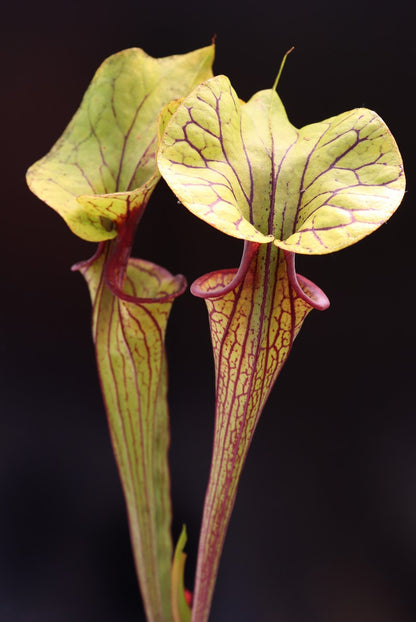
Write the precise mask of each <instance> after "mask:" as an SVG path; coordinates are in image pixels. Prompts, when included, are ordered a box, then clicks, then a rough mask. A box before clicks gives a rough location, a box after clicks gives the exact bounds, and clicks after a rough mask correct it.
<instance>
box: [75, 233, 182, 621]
mask: <svg viewBox="0 0 416 622" xmlns="http://www.w3.org/2000/svg"><path fill="white" fill-rule="evenodd" d="M110 252H111V246H110V245H109V244H108V243H107V244H102V245H101V247H100V249H99V251H98V253H97V254H96V256H94V257H93V258H92V260H90V261H88V262H84V263H82V264H79V265H78V266H76V268H78V269H79V270H80V271H81V272H82V274H83V275H84V277H85V279H86V280H87V283H88V286H89V290H90V295H91V299H92V303H93V336H94V342H95V348H96V356H97V364H98V370H99V374H100V379H101V385H102V390H103V395H104V401H105V404H106V410H107V415H108V422H109V428H110V433H111V440H112V445H113V449H114V453H115V456H116V461H117V465H118V469H119V473H120V478H121V481H122V484H123V490H124V494H125V498H126V505H127V511H128V517H129V526H130V533H131V539H132V547H133V552H134V557H135V563H136V568H137V573H138V576H139V580H140V587H141V591H142V596H143V601H144V606H145V610H146V616H147V620H148V621H149V622H172V620H173V618H172V611H171V577H170V575H171V559H172V543H171V537H170V521H171V507H170V495H169V488H170V486H169V470H168V463H167V451H168V445H169V424H168V409H167V399H166V393H167V380H166V378H167V376H166V360H165V350H164V335H165V329H166V323H167V320H168V316H169V312H170V308H171V305H172V301H173V299H174V298H175V297H176V296H177V295H179V294H180V293H181V292H182V291H183V290H184V287H185V280H184V279H183V277H180V276H179V277H173V276H172V275H171V274H169V273H168V272H167V271H166V270H164V269H163V268H160V267H159V266H156V265H155V264H152V263H150V262H146V261H143V260H138V259H130V260H129V262H128V266H127V271H126V276H125V280H124V286H123V290H122V291H117V290H116V289H115V288H114V286H113V287H112V290H113V291H111V289H110V288H109V287H108V283H109V282H110V281H111V282H113V281H114V280H116V279H117V275H116V276H115V277H114V275H113V276H112V275H108V274H106V266H108V265H110V264H111V262H108V259H107V255H108V254H109V253H110ZM113 277H114V278H113Z"/></svg>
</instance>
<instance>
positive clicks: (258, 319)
mask: <svg viewBox="0 0 416 622" xmlns="http://www.w3.org/2000/svg"><path fill="white" fill-rule="evenodd" d="M192 292H193V293H194V294H195V295H197V296H201V297H203V298H205V300H206V304H207V307H208V314H209V321H210V327H211V337H212V343H213V350H214V359H215V369H216V395H217V402H216V420H215V437H214V451H213V458H212V465H211V473H210V479H209V484H208V490H207V495H206V498H205V507H204V514H203V522H202V529H201V537H200V543H199V553H198V567H197V575H196V584H195V592H194V600H193V608H192V622H206V621H207V620H208V615H209V610H210V605H211V599H212V595H213V591H214V585H215V581H216V576H217V571H218V565H219V560H220V555H221V551H222V548H223V543H224V538H225V534H226V530H227V526H228V522H229V519H230V516H231V512H232V508H233V505H234V501H235V497H236V492H237V486H238V481H239V478H240V474H241V470H242V467H243V464H244V461H245V458H246V455H247V451H248V448H249V446H250V442H251V439H252V437H253V433H254V430H255V427H256V425H257V422H258V420H259V417H260V414H261V411H262V409H263V407H264V404H265V402H266V400H267V397H268V395H269V393H270V390H271V389H272V386H273V384H274V382H275V380H276V378H277V376H278V374H279V372H280V370H281V368H282V366H283V364H284V363H285V361H286V359H287V357H288V355H289V352H290V349H291V347H292V343H293V341H294V339H295V337H296V335H297V333H298V331H299V329H300V327H301V325H302V323H303V321H304V319H305V317H306V316H307V314H308V313H309V311H311V310H312V309H313V308H318V309H325V308H327V306H328V305H329V301H328V299H327V297H326V296H325V294H324V293H323V292H322V291H321V290H320V289H319V288H318V287H316V286H315V285H314V284H313V283H311V282H310V281H308V280H307V279H304V278H303V277H298V275H296V273H295V269H294V256H293V254H291V253H287V254H284V253H283V252H282V251H281V250H279V249H277V248H276V247H275V246H273V245H270V244H268V245H266V244H262V245H258V244H253V243H249V242H246V246H245V251H244V254H243V259H242V263H241V266H240V269H239V270H238V271H237V270H223V271H220V272H213V273H210V274H208V275H206V276H204V277H201V278H200V279H198V280H197V281H196V282H195V283H194V284H193V286H192Z"/></svg>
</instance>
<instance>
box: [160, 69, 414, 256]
mask: <svg viewBox="0 0 416 622" xmlns="http://www.w3.org/2000/svg"><path fill="white" fill-rule="evenodd" d="M158 165H159V169H160V171H161V173H162V175H163V177H164V178H165V180H166V181H167V182H168V184H169V185H170V187H171V188H172V190H173V191H174V192H175V194H176V195H177V196H178V198H179V199H180V201H181V202H182V203H183V204H184V205H185V206H186V207H187V208H188V209H189V210H190V211H192V212H193V213H194V214H195V215H197V216H198V217H200V218H202V219H203V220H205V221H206V222H208V223H209V224H211V225H213V226H214V227H216V228H218V229H219V230H221V231H223V232H224V233H227V234H229V235H232V236H234V237H238V238H242V239H245V240H249V241H252V242H270V241H273V242H274V243H275V244H276V245H277V246H279V247H281V248H284V249H286V250H290V251H295V252H297V253H305V254H324V253H329V252H332V251H336V250H339V249H341V248H344V247H346V246H349V245H350V244H353V243H354V242H356V241H358V240H360V239H361V238H363V237H364V236H366V235H368V234H369V233H371V232H372V231H373V230H374V229H376V228H377V227H379V226H380V225H381V224H382V223H384V222H385V221H386V220H387V219H388V218H389V217H390V216H391V214H392V213H393V212H394V210H395V209H396V208H397V207H398V205H399V204H400V201H401V199H402V197H403V193H404V186H405V180H404V174H403V166H402V161H401V157H400V153H399V151H398V149H397V145H396V143H395V141H394V139H393V137H392V135H391V134H390V132H389V130H388V128H387V126H386V125H385V124H384V122H383V121H382V120H381V119H380V117H379V116H378V115H377V114H376V113H375V112H372V111H370V110H367V109H364V108H361V109H356V110H352V111H350V112H346V113H343V114H340V115H338V116H335V117H332V118H330V119H327V120H325V121H322V122H321V123H315V124H313V125H308V126H306V127H304V128H302V129H301V130H297V129H296V128H295V127H294V126H293V125H292V124H291V123H290V122H289V121H288V118H287V116H286V112H285V109H284V107H283V105H282V103H281V101H280V99H279V97H278V95H277V94H276V92H275V91H274V90H266V91H261V92H259V93H257V94H256V95H254V96H253V97H252V98H251V99H250V101H249V102H248V103H243V102H241V101H240V100H239V99H238V97H237V95H236V93H235V91H234V89H233V88H232V86H231V84H230V82H229V80H228V78H226V77H225V76H217V77H215V78H212V79H210V80H208V81H207V82H205V83H204V84H201V85H199V86H198V87H197V88H196V89H195V90H194V91H193V92H192V93H191V94H190V95H189V96H188V97H186V98H185V99H184V101H183V102H182V105H181V106H179V108H178V110H177V111H176V113H175V114H174V115H173V117H172V119H171V121H170V122H169V123H168V125H167V127H166V129H165V132H164V135H163V137H162V140H161V144H160V149H159V154H158Z"/></svg>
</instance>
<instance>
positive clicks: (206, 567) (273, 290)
mask: <svg viewBox="0 0 416 622" xmlns="http://www.w3.org/2000/svg"><path fill="white" fill-rule="evenodd" d="M212 60H213V47H212V46H210V47H207V48H203V49H201V50H197V51H195V52H192V53H190V54H184V55H179V56H172V57H167V58H164V59H153V58H150V57H149V56H147V55H146V54H145V53H144V52H142V51H141V50H138V49H132V50H126V51H124V52H121V53H119V54H116V55H114V56H112V57H110V58H109V59H108V60H107V61H105V62H104V63H103V65H102V66H101V68H100V69H99V70H98V72H97V74H96V75H95V77H94V79H93V81H92V83H91V85H90V87H89V89H88V90H87V92H86V94H85V97H84V99H83V102H82V104H81V107H80V109H79V110H78V112H77V113H76V114H75V116H74V118H73V120H72V121H71V123H70V124H69V126H68V128H67V129H66V130H65V132H64V134H63V136H62V137H61V138H60V139H59V141H58V142H57V143H56V145H55V146H54V147H53V148H52V150H51V151H50V152H49V154H47V155H46V156H45V157H44V158H42V159H41V160H40V161H39V162H37V163H35V164H34V165H33V166H32V167H31V168H30V169H29V171H28V183H29V186H30V188H31V190H32V191H33V192H34V193H35V194H37V195H38V196H39V197H40V198H41V199H43V200H44V201H45V202H46V203H48V204H49V205H50V206H51V207H53V208H54V209H55V210H56V211H58V213H60V215H61V216H62V217H63V218H64V219H65V220H66V222H67V224H68V225H69V226H70V228H71V229H72V230H73V231H74V233H76V234H77V235H79V236H81V237H82V238H84V239H87V240H90V241H93V242H99V247H98V250H97V252H96V253H95V255H94V256H93V258H92V259H90V260H89V261H86V262H82V263H80V264H78V265H77V266H76V269H78V270H80V271H81V273H82V274H83V275H84V277H85V278H86V280H87V283H88V286H89V290H90V295H91V299H92V303H93V337H94V342H95V347H96V354H97V364H98V370H99V374H100V380H101V386H102V391H103V397H104V402H105V405H106V410H107V415H108V421H109V427H110V434H111V438H112V443H113V448H114V452H115V456H116V461H117V465H118V469H119V472H120V478H121V483H122V486H123V490H124V494H125V499H126V505H127V513H128V520H129V526H130V533H131V539H132V547H133V552H134V557H135V563H136V569H137V575H138V580H139V584H140V589H141V593H142V597H143V602H144V606H145V612H146V617H147V620H148V622H189V621H192V622H207V620H208V618H209V612H210V607H211V601H212V597H213V592H214V586H215V581H216V576H217V571H218V566H219V562H220V556H221V551H222V548H223V544H224V539H225V535H226V530H227V527H228V523H229V520H230V517H231V512H232V509H233V505H234V501H235V497H236V493H237V488H238V482H239V479H240V476H241V472H242V468H243V465H244V461H245V458H246V455H247V452H248V448H249V446H250V443H251V439H252V437H253V434H254V430H255V428H256V425H257V422H258V420H259V417H260V415H261V412H262V410H263V408H264V405H265V403H266V401H267V397H268V395H269V393H270V391H271V389H272V387H273V384H274V382H275V381H276V378H277V376H278V374H279V372H280V370H281V368H282V366H283V365H284V363H285V361H286V359H287V357H288V355H289V352H290V350H291V348H292V344H293V341H294V339H295V337H296V336H297V334H298V332H299V330H300V328H301V326H302V324H303V321H304V319H305V318H306V316H307V315H308V313H309V312H310V311H311V310H312V309H318V310H324V309H326V308H327V307H328V305H329V301H328V299H327V297H326V295H325V294H324V293H323V292H322V291H321V290H320V289H319V288H318V287H317V286H316V285H314V284H313V283H312V282H311V281H309V280H308V279H307V278H305V277H302V276H300V275H298V274H297V273H296V270H295V254H296V253H301V254H306V255H315V254H326V253H331V252H334V251H337V250H341V249H343V248H345V247H347V246H350V245H351V244H354V243H355V242H357V241H359V240H360V239H361V238H363V237H365V236H366V235H368V234H369V233H371V232H372V231H374V230H375V229H377V228H378V227H379V226H380V225H381V224H382V223H384V222H385V221H386V220H388V218H389V217H390V216H391V214H392V213H393V212H394V211H395V209H396V208H397V207H398V205H399V204H400V202H401V199H402V197H403V193H404V186H405V180H404V173H403V166H402V161H401V157H400V153H399V151H398V148H397V146H396V143H395V141H394V139H393V137H392V135H391V134H390V132H389V130H388V128H387V126H386V125H385V124H384V122H383V121H382V120H381V119H380V117H379V116H378V115H377V114H376V113H374V112H372V111H370V110H366V109H356V110H352V111H349V112H346V113H343V114H340V115H338V116H334V117H331V118H330V119H326V120H325V121H322V122H320V123H314V124H312V125H307V126H306V127H304V128H302V129H300V130H298V129H296V128H295V127H294V126H293V125H292V124H291V123H290V122H289V120H288V118H287V115H286V112H285V109H284V107H283V104H282V102H281V100H280V98H279V97H278V95H277V93H276V90H275V88H273V89H269V90H264V91H261V92H259V93H257V94H255V95H254V96H253V97H252V98H251V99H250V100H249V101H248V102H247V103H244V102H242V101H241V100H240V99H239V98H238V96H237V95H236V93H235V91H234V89H233V88H232V86H231V83H230V81H229V79H228V78H227V77H225V76H217V77H212V73H211V63H212ZM160 176H162V177H163V178H164V179H165V181H166V182H167V184H168V185H169V186H170V188H171V189H172V190H173V192H174V193H175V194H176V197H177V198H178V199H179V201H180V203H182V204H183V205H184V206H185V207H186V208H188V209H189V210H190V211H191V212H192V213H194V214H195V215H196V216H198V217H199V218H202V219H203V220H205V221H206V222H207V223H208V224H210V225H212V226H213V227H215V228H217V229H218V230H220V231H222V232H223V233H225V234H227V235H231V236H233V237H236V238H240V239H242V240H244V251H243V256H242V259H241V263H240V267H239V268H238V269H235V270H230V269H228V270H220V271H216V272H212V273H209V274H207V275H205V276H201V277H200V278H199V279H197V280H196V281H195V282H194V283H193V285H192V287H191V291H192V293H193V294H194V295H196V296H199V297H201V298H204V299H205V302H206V305H207V308H208V317H209V322H210V328H211V337H212V346H213V353H214V362H215V375H216V411H215V434H214V446H213V455H212V464H211V472H210V477H209V483H208V488H207V492H206V497H205V505H204V510H203V519H202V528H201V535H200V541H199V550H198V560H197V572H196V578H195V586H194V594H193V597H192V598H191V597H190V595H189V593H187V592H186V591H185V589H184V581H183V573H184V565H185V557H186V556H185V554H184V552H183V548H184V545H185V542H186V534H185V532H183V533H182V535H181V537H180V539H179V542H178V546H177V548H176V552H175V554H174V555H173V551H172V544H171V534H170V523H171V503H170V491H169V467H168V461H167V451H168V444H169V422H168V407H167V399H166V395H167V376H166V357H165V351H164V335H165V330H166V324H167V320H168V316H169V311H170V308H171V305H172V302H173V300H174V298H175V297H176V296H178V295H180V294H181V293H183V291H184V289H185V285H186V283H185V279H184V277H182V276H177V277H174V276H172V275H171V274H170V273H169V272H167V271H166V270H164V269H163V268H161V267H159V266H156V265H155V264H152V263H150V262H148V261H144V260H138V259H132V258H131V257H130V251H131V246H132V243H133V239H134V234H135V231H136V228H137V226H138V224H139V221H140V218H141V215H142V213H143V210H144V209H145V207H146V205H147V203H148V201H149V198H150V195H151V193H152V191H153V189H154V187H155V185H156V183H157V182H158V180H159V178H160ZM178 209H179V208H178ZM191 601H192V602H191Z"/></svg>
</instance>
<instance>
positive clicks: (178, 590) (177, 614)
mask: <svg viewBox="0 0 416 622" xmlns="http://www.w3.org/2000/svg"><path fill="white" fill-rule="evenodd" d="M186 541H187V535H186V527H185V525H184V526H183V528H182V531H181V535H180V536H179V540H178V543H177V545H176V548H175V555H174V556H173V564H172V612H173V620H174V622H190V620H191V608H190V607H189V605H188V603H187V601H186V598H185V583H184V574H185V563H186V557H187V556H186V553H184V552H183V550H184V548H185V545H186Z"/></svg>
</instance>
